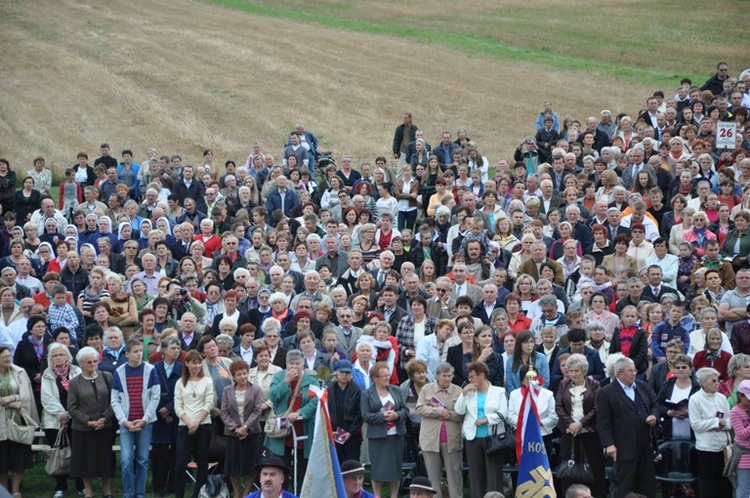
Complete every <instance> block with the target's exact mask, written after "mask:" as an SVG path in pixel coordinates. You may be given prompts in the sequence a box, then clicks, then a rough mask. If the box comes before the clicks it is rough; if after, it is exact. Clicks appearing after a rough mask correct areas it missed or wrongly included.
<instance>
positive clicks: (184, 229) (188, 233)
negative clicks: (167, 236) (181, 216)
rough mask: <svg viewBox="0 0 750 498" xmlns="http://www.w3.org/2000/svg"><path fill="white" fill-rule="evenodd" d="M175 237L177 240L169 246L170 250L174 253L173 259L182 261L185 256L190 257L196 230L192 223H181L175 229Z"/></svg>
mask: <svg viewBox="0 0 750 498" xmlns="http://www.w3.org/2000/svg"><path fill="white" fill-rule="evenodd" d="M174 235H175V238H176V239H177V240H176V241H175V242H174V243H172V245H171V246H169V250H170V251H171V252H172V257H173V258H174V259H175V260H176V261H180V260H181V259H182V258H184V257H185V256H190V246H191V244H192V243H193V235H195V228H194V227H193V225H191V224H190V223H181V224H179V225H177V226H176V227H175V228H174Z"/></svg>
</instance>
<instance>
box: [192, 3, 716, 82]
mask: <svg viewBox="0 0 750 498" xmlns="http://www.w3.org/2000/svg"><path fill="white" fill-rule="evenodd" d="M203 1H205V2H207V3H212V4H215V5H219V6H222V7H228V8H231V9H234V10H239V11H242V12H247V13H249V14H256V15H262V16H266V17H273V18H279V19H293V20H296V21H302V22H306V23H314V24H320V25H323V26H326V27H329V28H335V29H343V30H348V31H356V32H364V33H370V34H376V35H386V36H398V37H403V38H410V39H414V40H417V41H420V42H423V43H427V44H430V45H440V46H443V47H446V48H449V49H451V50H456V51H460V52H465V53H469V54H474V55H485V56H489V57H493V58H495V59H501V60H507V61H517V62H533V63H538V64H543V65H545V66H548V67H551V68H554V69H560V70H576V71H586V72H594V73H599V74H602V75H605V76H609V77H613V78H617V79H618V80H627V81H629V82H631V83H640V84H644V85H653V86H661V85H664V86H667V87H671V86H676V85H678V84H679V81H680V79H681V78H684V77H686V76H687V77H690V78H692V79H693V81H702V80H703V79H705V75H702V76H701V75H686V74H684V73H681V74H676V73H665V72H663V71H656V70H648V69H642V68H638V67H632V66H623V65H621V64H615V63H611V62H604V61H596V60H590V59H584V58H579V57H571V56H569V55H561V54H557V53H554V52H548V51H544V50H539V49H533V48H524V47H518V46H514V45H509V44H506V43H502V42H499V41H497V40H494V39H492V38H487V37H482V36H476V35H471V34H465V33H457V32H436V31H431V30H427V29H419V28H408V27H398V26H392V25H387V24H376V23H371V22H365V21H358V20H351V19H344V18H341V17H334V16H327V15H320V14H312V13H309V12H300V11H296V10H290V9H283V8H279V7H271V6H267V5H258V4H254V3H251V2H248V1H245V0H203Z"/></svg>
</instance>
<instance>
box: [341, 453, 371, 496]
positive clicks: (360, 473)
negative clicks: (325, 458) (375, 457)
mask: <svg viewBox="0 0 750 498" xmlns="http://www.w3.org/2000/svg"><path fill="white" fill-rule="evenodd" d="M341 476H342V477H343V478H344V488H345V489H346V498H375V495H374V494H372V493H368V492H367V491H365V490H364V489H362V483H363V482H364V480H365V468H364V466H363V465H362V464H361V463H359V461H358V460H347V461H346V462H344V463H342V464H341Z"/></svg>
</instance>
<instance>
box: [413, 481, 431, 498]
mask: <svg viewBox="0 0 750 498" xmlns="http://www.w3.org/2000/svg"><path fill="white" fill-rule="evenodd" d="M435 494H437V491H436V490H435V488H433V487H432V483H431V482H430V480H429V479H427V478H426V477H415V478H414V479H412V481H411V484H410V485H409V498H432V497H433V496H434V495H435Z"/></svg>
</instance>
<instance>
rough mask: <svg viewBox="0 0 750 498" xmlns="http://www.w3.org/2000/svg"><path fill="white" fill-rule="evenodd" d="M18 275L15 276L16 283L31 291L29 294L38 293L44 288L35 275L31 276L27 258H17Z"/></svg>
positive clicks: (29, 263)
mask: <svg viewBox="0 0 750 498" xmlns="http://www.w3.org/2000/svg"><path fill="white" fill-rule="evenodd" d="M17 268H18V276H17V277H16V283H17V284H18V285H23V286H24V287H26V288H27V289H29V291H30V292H31V295H32V296H33V295H34V294H38V293H40V292H42V291H43V290H44V285H43V284H42V282H41V281H40V280H39V279H38V278H35V277H32V276H31V261H29V260H28V258H21V259H20V260H18V266H17Z"/></svg>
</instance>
